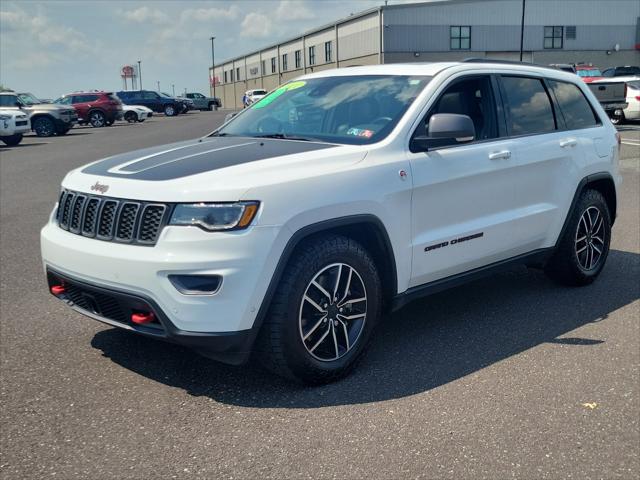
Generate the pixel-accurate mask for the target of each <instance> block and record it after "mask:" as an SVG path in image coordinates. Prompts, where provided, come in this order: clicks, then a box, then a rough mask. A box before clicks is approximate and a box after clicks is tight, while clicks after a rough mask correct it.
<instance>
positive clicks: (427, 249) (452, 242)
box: [424, 232, 484, 252]
mask: <svg viewBox="0 0 640 480" xmlns="http://www.w3.org/2000/svg"><path fill="white" fill-rule="evenodd" d="M483 235H484V232H478V233H474V234H472V235H467V236H466V237H458V238H454V239H453V240H450V241H448V242H441V243H435V244H433V245H429V246H427V247H424V251H425V252H430V251H431V250H435V249H437V248H444V247H448V246H449V245H455V244H456V243H462V242H468V241H469V240H474V239H476V238H480V237H482V236H483Z"/></svg>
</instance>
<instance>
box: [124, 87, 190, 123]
mask: <svg viewBox="0 0 640 480" xmlns="http://www.w3.org/2000/svg"><path fill="white" fill-rule="evenodd" d="M116 95H118V98H119V99H120V100H122V103H124V104H126V105H143V106H145V107H147V108H150V109H151V110H153V111H154V112H158V113H164V114H165V115H167V116H168V117H173V116H175V115H178V114H179V113H181V112H182V111H184V110H185V109H186V105H185V104H184V102H183V101H182V100H180V99H179V98H176V97H172V96H170V95H167V94H162V93H159V92H154V91H151V90H127V91H121V92H118V93H117V94H116Z"/></svg>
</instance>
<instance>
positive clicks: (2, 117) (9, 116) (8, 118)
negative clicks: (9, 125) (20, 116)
mask: <svg viewBox="0 0 640 480" xmlns="http://www.w3.org/2000/svg"><path fill="white" fill-rule="evenodd" d="M0 120H11V115H0Z"/></svg>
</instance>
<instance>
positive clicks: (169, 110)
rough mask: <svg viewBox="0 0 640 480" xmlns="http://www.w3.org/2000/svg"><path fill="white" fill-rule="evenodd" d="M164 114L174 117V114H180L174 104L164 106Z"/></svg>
mask: <svg viewBox="0 0 640 480" xmlns="http://www.w3.org/2000/svg"><path fill="white" fill-rule="evenodd" d="M164 114H165V115H166V116H167V117H173V116H175V115H177V114H178V111H177V110H176V109H175V107H174V106H173V105H166V106H165V107H164Z"/></svg>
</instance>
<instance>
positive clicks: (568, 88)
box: [549, 80, 600, 130]
mask: <svg viewBox="0 0 640 480" xmlns="http://www.w3.org/2000/svg"><path fill="white" fill-rule="evenodd" d="M549 85H550V86H551V90H552V91H553V94H554V95H555V97H556V100H557V102H558V105H559V106H560V111H561V112H562V116H563V117H564V122H565V124H566V125H567V128H568V129H569V130H575V129H578V128H588V127H595V126H596V125H599V124H600V121H599V120H598V117H596V114H595V113H594V111H593V108H591V105H590V104H589V101H588V100H587V99H586V98H585V96H584V94H583V93H582V91H581V90H580V89H579V88H578V87H577V86H576V85H573V84H572V83H567V82H558V81H556V80H549Z"/></svg>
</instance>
